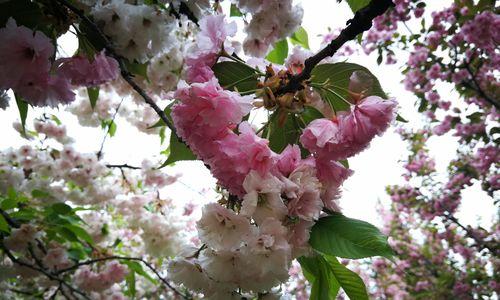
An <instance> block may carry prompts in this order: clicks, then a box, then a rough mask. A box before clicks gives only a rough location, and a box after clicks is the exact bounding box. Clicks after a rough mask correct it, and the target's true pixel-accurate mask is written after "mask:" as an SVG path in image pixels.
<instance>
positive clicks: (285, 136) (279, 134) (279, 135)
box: [262, 110, 302, 153]
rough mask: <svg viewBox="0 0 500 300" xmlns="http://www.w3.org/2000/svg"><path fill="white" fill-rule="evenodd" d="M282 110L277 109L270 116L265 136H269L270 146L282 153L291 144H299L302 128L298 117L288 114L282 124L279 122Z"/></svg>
mask: <svg viewBox="0 0 500 300" xmlns="http://www.w3.org/2000/svg"><path fill="white" fill-rule="evenodd" d="M279 113H280V110H276V111H275V112H274V113H273V114H272V115H271V117H270V118H269V125H268V126H267V127H266V129H265V130H264V132H263V133H262V135H263V136H268V139H269V148H271V150H273V151H274V152H276V153H281V151H283V149H285V148H286V146H287V145H289V144H297V143H298V140H299V137H300V134H301V133H302V130H301V129H300V124H299V122H298V120H297V117H296V116H295V115H294V114H288V116H287V118H286V121H285V122H284V124H283V125H282V126H280V125H279V124H278V123H279V117H278V116H279Z"/></svg>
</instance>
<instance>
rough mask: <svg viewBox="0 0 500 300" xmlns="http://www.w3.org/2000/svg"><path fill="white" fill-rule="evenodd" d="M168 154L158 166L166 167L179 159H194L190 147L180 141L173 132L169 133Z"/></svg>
mask: <svg viewBox="0 0 500 300" xmlns="http://www.w3.org/2000/svg"><path fill="white" fill-rule="evenodd" d="M169 149H170V154H169V155H168V158H167V160H166V161H165V162H164V163H163V164H162V165H161V166H160V168H163V167H166V166H168V165H170V164H172V163H174V162H176V161H181V160H196V159H197V158H196V156H195V155H194V154H193V152H192V151H191V149H189V148H188V146H186V144H184V143H182V142H181V141H180V140H179V138H178V137H177V135H175V133H173V132H172V133H171V134H170V146H169Z"/></svg>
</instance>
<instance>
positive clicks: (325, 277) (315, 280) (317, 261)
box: [297, 255, 340, 300]
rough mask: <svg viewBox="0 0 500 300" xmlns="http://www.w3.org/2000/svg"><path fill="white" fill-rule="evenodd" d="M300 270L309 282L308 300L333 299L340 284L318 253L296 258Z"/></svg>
mask: <svg viewBox="0 0 500 300" xmlns="http://www.w3.org/2000/svg"><path fill="white" fill-rule="evenodd" d="M297 260H298V261H299V263H300V266H301V267H302V272H303V274H304V276H305V277H306V278H307V280H308V281H309V282H310V283H311V285H312V286H311V294H310V296H309V299H310V300H323V299H335V298H336V296H337V294H338V291H339V288H340V284H339V283H338V281H337V280H336V278H335V276H333V273H332V271H331V270H330V268H329V265H328V263H327V262H326V261H325V259H324V258H323V257H321V256H320V255H313V256H307V257H306V256H302V257H300V258H298V259H297Z"/></svg>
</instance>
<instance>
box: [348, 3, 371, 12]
mask: <svg viewBox="0 0 500 300" xmlns="http://www.w3.org/2000/svg"><path fill="white" fill-rule="evenodd" d="M346 2H347V4H349V7H350V8H351V10H352V12H353V13H356V12H357V11H358V10H360V9H362V8H363V7H365V6H367V5H368V3H370V0H346Z"/></svg>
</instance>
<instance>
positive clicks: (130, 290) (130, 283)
mask: <svg viewBox="0 0 500 300" xmlns="http://www.w3.org/2000/svg"><path fill="white" fill-rule="evenodd" d="M125 282H126V283H127V296H130V297H132V298H134V297H135V294H136V289H135V272H134V271H133V270H131V271H129V272H128V274H127V276H125Z"/></svg>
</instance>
